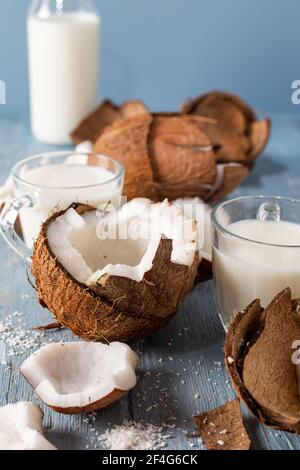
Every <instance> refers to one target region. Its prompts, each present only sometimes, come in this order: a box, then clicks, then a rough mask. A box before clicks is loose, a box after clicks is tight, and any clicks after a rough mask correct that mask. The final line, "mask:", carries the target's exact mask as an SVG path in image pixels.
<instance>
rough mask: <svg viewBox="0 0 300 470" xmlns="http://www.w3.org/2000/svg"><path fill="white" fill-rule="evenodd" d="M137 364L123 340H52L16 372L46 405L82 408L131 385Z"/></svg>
mask: <svg viewBox="0 0 300 470" xmlns="http://www.w3.org/2000/svg"><path fill="white" fill-rule="evenodd" d="M137 363H138V358H137V355H136V354H135V353H134V352H133V351H132V349H131V348H130V347H129V346H127V345H126V344H123V343H117V342H116V343H111V344H110V345H105V344H101V343H87V342H73V343H53V344H48V345H46V346H44V347H42V348H41V349H40V350H39V351H37V352H36V353H34V354H33V355H32V356H30V357H29V358H28V359H26V361H25V362H24V363H23V364H22V366H21V368H20V371H21V373H22V374H23V375H24V377H25V378H26V379H27V381H28V382H29V383H30V384H31V386H32V387H33V388H34V390H35V392H36V393H37V395H38V396H39V397H40V398H41V400H42V401H43V402H44V403H46V404H47V405H48V406H50V407H54V408H62V409H68V408H74V407H76V408H81V407H82V408H83V407H86V406H88V405H91V404H93V403H96V402H98V401H99V400H101V399H103V398H105V397H107V396H108V395H110V394H111V393H112V392H113V391H114V390H121V391H124V392H126V391H128V390H130V389H131V388H133V387H135V385H136V374H135V368H136V366H137Z"/></svg>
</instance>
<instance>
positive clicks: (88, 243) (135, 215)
mask: <svg viewBox="0 0 300 470" xmlns="http://www.w3.org/2000/svg"><path fill="white" fill-rule="evenodd" d="M128 227H129V230H128ZM47 235H48V243H49V246H50V248H51V250H52V252H53V253H54V255H55V257H56V258H57V260H58V261H59V262H60V263H61V264H62V265H63V266H64V268H65V269H66V270H67V271H68V273H69V274H71V276H72V277H73V278H74V279H76V280H77V281H79V282H81V283H83V284H85V285H87V286H90V285H92V284H96V283H97V282H98V283H99V282H100V280H101V278H102V277H103V276H108V275H111V276H123V277H127V278H129V279H132V280H134V281H136V282H141V281H142V280H143V278H144V275H145V273H146V272H148V271H150V270H151V268H152V266H153V261H154V258H155V255H156V252H157V250H158V247H159V244H160V242H161V240H162V238H167V239H170V240H172V248H173V249H172V254H171V261H172V262H173V263H177V264H181V265H186V266H191V265H192V264H193V261H194V258H195V253H196V250H197V228H196V222H195V221H194V220H193V219H192V218H190V217H188V216H187V215H186V214H184V212H183V210H182V208H181V207H179V206H175V205H173V204H170V203H169V202H168V201H164V202H163V203H157V204H154V203H152V202H151V201H150V200H148V199H135V200H133V201H131V202H129V203H127V204H125V205H124V206H123V207H122V208H121V209H120V210H119V211H114V212H111V213H109V214H105V215H103V213H101V211H97V210H94V211H88V212H84V213H83V214H78V212H76V211H75V210H74V209H73V208H70V209H69V210H67V211H66V212H65V213H64V214H63V215H61V216H59V217H57V218H56V219H54V220H53V222H51V223H50V224H49V227H48V232H47Z"/></svg>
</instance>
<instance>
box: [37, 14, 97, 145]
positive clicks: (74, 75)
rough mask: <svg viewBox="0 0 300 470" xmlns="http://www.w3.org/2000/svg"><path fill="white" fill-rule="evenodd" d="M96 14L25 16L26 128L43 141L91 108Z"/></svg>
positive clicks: (65, 137)
mask: <svg viewBox="0 0 300 470" xmlns="http://www.w3.org/2000/svg"><path fill="white" fill-rule="evenodd" d="M99 31H100V18H99V16H97V15H96V14H93V13H73V14H63V15H61V16H57V15H52V14H48V15H47V16H46V17H43V16H42V15H41V14H40V15H32V14H31V15H29V17H28V49H29V75H30V96H31V127H32V132H33V134H34V136H35V137H36V138H37V139H38V140H40V141H42V142H46V143H51V144H65V143H68V142H70V136H69V134H70V132H71V131H72V130H74V128H75V127H76V126H77V125H78V123H79V122H80V121H81V120H82V119H83V118H84V117H85V116H86V115H87V114H88V113H90V112H91V111H92V109H94V108H95V105H96V102H97V94H98V66H99V59H98V56H99Z"/></svg>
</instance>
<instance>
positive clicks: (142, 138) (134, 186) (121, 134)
mask: <svg viewBox="0 0 300 470" xmlns="http://www.w3.org/2000/svg"><path fill="white" fill-rule="evenodd" d="M152 121H153V117H152V116H151V115H150V114H144V115H140V116H136V117H131V118H126V119H121V120H118V121H117V122H115V123H114V124H113V125H112V126H110V127H108V128H107V129H105V131H104V132H103V133H102V134H101V135H100V137H99V139H98V140H97V141H96V143H95V145H94V150H95V152H96V153H100V154H103V155H109V156H110V157H112V158H115V159H117V160H119V162H120V163H122V164H123V166H124V167H125V170H126V179H125V186H124V196H126V197H127V198H128V199H129V200H130V199H134V198H135V197H148V198H149V199H152V200H157V199H158V195H157V192H156V189H155V185H154V174H153V171H152V167H151V162H150V160H149V158H148V145H147V143H148V135H149V129H150V125H151V123H152Z"/></svg>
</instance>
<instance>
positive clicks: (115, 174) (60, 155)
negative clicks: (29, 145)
mask: <svg viewBox="0 0 300 470" xmlns="http://www.w3.org/2000/svg"><path fill="white" fill-rule="evenodd" d="M12 180H13V189H14V196H15V199H14V200H13V201H12V202H11V203H10V204H9V205H7V206H6V207H5V208H4V209H3V212H2V214H1V220H0V231H1V234H2V235H3V237H4V239H5V240H6V242H7V243H8V244H9V245H10V247H11V248H12V249H13V250H14V251H15V252H16V253H17V254H19V255H20V256H22V257H23V258H25V259H26V260H27V261H28V262H30V257H31V254H32V253H31V252H32V247H33V244H34V240H35V239H36V238H37V236H38V234H39V231H40V228H41V225H42V223H43V222H44V221H45V220H46V219H47V218H48V216H49V215H50V214H51V213H52V212H54V211H56V210H57V211H58V210H63V209H66V208H67V207H68V206H70V205H71V204H72V203H73V202H79V203H83V204H89V205H91V206H93V207H95V208H97V207H98V206H100V205H102V204H104V203H108V202H109V203H111V204H112V205H113V206H115V207H116V208H118V207H119V204H120V200H121V196H122V191H123V184H124V169H123V167H122V165H121V164H120V163H118V162H117V161H115V160H113V159H111V158H109V157H104V156H101V155H98V154H91V153H89V154H85V153H77V154H76V153H74V152H52V153H45V154H41V155H36V156H33V157H29V158H26V159H24V160H22V161H20V162H19V163H17V164H16V165H15V167H14V168H13V170H12ZM41 182H42V183H41ZM18 217H19V224H18V225H19V230H18V229H17V224H16V222H17V220H18ZM20 232H21V233H20Z"/></svg>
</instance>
